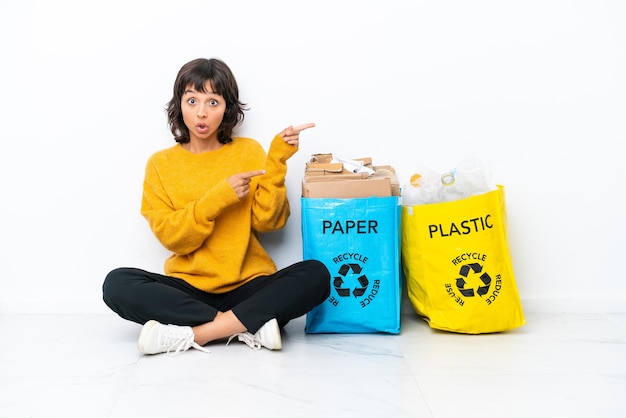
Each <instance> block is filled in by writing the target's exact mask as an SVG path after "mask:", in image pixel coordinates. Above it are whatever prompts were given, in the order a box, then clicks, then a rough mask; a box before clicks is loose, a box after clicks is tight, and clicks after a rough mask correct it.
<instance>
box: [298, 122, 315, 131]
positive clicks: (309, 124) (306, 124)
mask: <svg viewBox="0 0 626 418" xmlns="http://www.w3.org/2000/svg"><path fill="white" fill-rule="evenodd" d="M314 127H315V124H314V123H304V124H302V125H298V126H294V128H293V130H294V131H296V132H300V131H304V130H305V129H309V128H314Z"/></svg>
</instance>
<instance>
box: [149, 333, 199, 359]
mask: <svg viewBox="0 0 626 418" xmlns="http://www.w3.org/2000/svg"><path fill="white" fill-rule="evenodd" d="M158 332H160V335H159V341H160V342H161V344H162V345H161V346H162V347H163V348H164V349H167V350H166V352H167V355H168V356H176V355H178V354H180V353H182V352H185V351H187V350H189V348H191V347H193V348H195V349H196V350H200V351H203V352H205V353H211V351H209V350H207V349H206V348H204V347H202V346H201V345H200V344H198V343H196V342H195V341H194V340H193V334H191V335H189V334H187V333H185V332H181V331H180V330H179V329H178V328H162V329H159V330H158Z"/></svg>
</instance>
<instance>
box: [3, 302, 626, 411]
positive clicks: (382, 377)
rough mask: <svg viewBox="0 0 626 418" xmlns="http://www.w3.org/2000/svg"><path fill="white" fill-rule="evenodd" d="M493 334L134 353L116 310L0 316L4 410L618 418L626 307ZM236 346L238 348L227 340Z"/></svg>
mask: <svg viewBox="0 0 626 418" xmlns="http://www.w3.org/2000/svg"><path fill="white" fill-rule="evenodd" d="M526 319H527V324H526V325H525V326H524V327H522V328H519V329H517V330H514V331H510V332H507V333H501V334H492V335H475V336H471V335H460V334H452V333H444V332H438V331H433V330H431V329H430V328H428V326H427V324H426V323H425V322H423V321H422V320H421V319H419V318H417V317H416V316H415V315H413V314H410V313H407V314H405V315H404V316H403V322H402V333H401V334H400V335H393V336H392V335H371V334H369V335H365V334H360V335H347V334H337V335H306V334H304V331H303V329H304V318H299V319H297V320H295V321H293V322H292V323H290V324H289V325H288V326H287V327H286V329H285V334H284V336H283V343H284V348H283V350H282V351H281V352H271V351H268V350H261V351H252V350H250V349H249V348H248V347H247V346H245V345H244V344H242V343H231V345H229V346H225V345H224V344H217V345H210V346H209V348H210V349H211V351H212V353H211V354H205V353H202V352H200V351H196V350H190V351H188V352H186V353H184V354H182V355H180V356H177V357H169V356H167V355H163V354H162V355H156V356H141V355H140V354H139V353H138V352H137V349H136V339H137V336H138V332H139V326H138V325H135V324H132V323H129V322H126V321H124V320H122V319H120V318H118V317H117V316H115V315H114V314H110V315H84V316H78V315H74V316H72V315H4V316H1V315H0V335H1V336H2V337H1V338H2V343H1V344H0V345H1V347H0V417H3V418H7V417H8V418H13V417H64V418H68V417H81V418H87V417H89V418H91V417H192V416H198V417H207V418H212V417H225V416H231V417H253V416H260V417H265V416H268V417H270V416H271V417H289V418H294V417H341V418H343V417H359V418H363V417H376V418H381V417H383V418H387V417H388V418H392V417H393V418H396V417H435V418H443V417H498V418H508V417H585V418H588V417H624V416H626V313H623V314H545V313H542V314H539V313H535V314H533V313H532V312H526ZM233 344H234V345H233Z"/></svg>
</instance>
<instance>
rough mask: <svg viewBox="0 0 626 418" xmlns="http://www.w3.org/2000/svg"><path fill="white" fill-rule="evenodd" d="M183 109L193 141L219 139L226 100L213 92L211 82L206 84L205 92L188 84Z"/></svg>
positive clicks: (182, 103) (184, 119) (190, 137)
mask: <svg viewBox="0 0 626 418" xmlns="http://www.w3.org/2000/svg"><path fill="white" fill-rule="evenodd" d="M181 110H182V113H183V121H184V122H185V126H187V129H189V139H190V141H191V142H195V141H198V140H200V141H209V140H215V141H217V129H218V128H219V126H220V124H221V123H222V119H223V118H224V112H225V111H226V100H224V98H223V97H222V96H221V95H219V94H215V93H213V90H212V88H211V83H209V82H207V83H206V84H205V92H201V91H198V90H196V89H195V88H194V86H187V88H186V89H185V93H184V94H183V97H182V99H181Z"/></svg>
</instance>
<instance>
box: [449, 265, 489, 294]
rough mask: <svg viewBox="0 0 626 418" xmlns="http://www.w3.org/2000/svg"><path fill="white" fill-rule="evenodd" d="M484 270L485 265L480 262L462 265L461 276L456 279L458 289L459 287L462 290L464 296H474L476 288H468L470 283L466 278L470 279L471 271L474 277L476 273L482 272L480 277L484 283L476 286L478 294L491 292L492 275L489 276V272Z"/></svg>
mask: <svg viewBox="0 0 626 418" xmlns="http://www.w3.org/2000/svg"><path fill="white" fill-rule="evenodd" d="M482 270H483V266H481V265H480V264H478V263H470V264H465V265H463V266H461V270H460V271H459V274H460V275H461V277H459V278H457V279H456V287H457V289H459V292H461V294H462V295H463V296H466V297H470V296H474V289H473V288H471V287H470V288H466V286H467V284H468V283H467V281H466V279H468V275H469V274H470V272H471V273H472V274H473V276H472V277H474V275H479V274H480V276H479V278H480V281H481V282H482V285H479V286H477V287H476V294H477V295H478V296H483V295H486V294H487V292H489V286H491V277H489V274H487V272H484V273H482ZM481 273H482V274H481Z"/></svg>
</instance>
